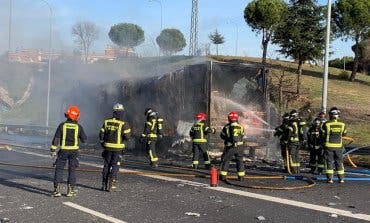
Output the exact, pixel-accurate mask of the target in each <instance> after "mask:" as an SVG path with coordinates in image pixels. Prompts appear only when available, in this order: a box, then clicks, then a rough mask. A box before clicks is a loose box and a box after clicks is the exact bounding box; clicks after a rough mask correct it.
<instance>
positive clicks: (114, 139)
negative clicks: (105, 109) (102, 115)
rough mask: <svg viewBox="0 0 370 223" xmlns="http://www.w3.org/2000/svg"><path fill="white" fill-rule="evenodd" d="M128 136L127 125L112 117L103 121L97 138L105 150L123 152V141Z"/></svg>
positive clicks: (128, 127) (129, 132)
mask: <svg viewBox="0 0 370 223" xmlns="http://www.w3.org/2000/svg"><path fill="white" fill-rule="evenodd" d="M130 135H131V129H130V126H129V125H128V123H126V122H124V121H122V120H120V119H118V118H116V117H113V118H110V119H106V120H105V121H104V124H103V126H102V127H101V129H100V133H99V138H100V141H101V142H102V145H103V146H104V147H105V149H107V150H123V149H124V148H125V144H124V140H127V139H128V138H129V137H130Z"/></svg>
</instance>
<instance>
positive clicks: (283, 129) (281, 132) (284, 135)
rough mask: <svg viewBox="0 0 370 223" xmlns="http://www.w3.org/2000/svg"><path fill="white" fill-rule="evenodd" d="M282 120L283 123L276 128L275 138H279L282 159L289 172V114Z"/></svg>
mask: <svg viewBox="0 0 370 223" xmlns="http://www.w3.org/2000/svg"><path fill="white" fill-rule="evenodd" d="M282 118H283V122H282V124H281V125H280V126H278V127H276V128H275V133H274V136H275V137H278V138H279V141H280V151H281V157H282V158H283V160H284V169H285V170H287V160H286V149H287V146H288V139H289V130H288V124H289V119H290V115H289V113H285V114H284V115H283V117H282Z"/></svg>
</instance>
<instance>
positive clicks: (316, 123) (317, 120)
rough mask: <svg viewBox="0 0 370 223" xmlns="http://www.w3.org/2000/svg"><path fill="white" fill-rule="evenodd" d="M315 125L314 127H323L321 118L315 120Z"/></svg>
mask: <svg viewBox="0 0 370 223" xmlns="http://www.w3.org/2000/svg"><path fill="white" fill-rule="evenodd" d="M313 125H314V126H320V125H321V120H320V118H315V119H314V120H313Z"/></svg>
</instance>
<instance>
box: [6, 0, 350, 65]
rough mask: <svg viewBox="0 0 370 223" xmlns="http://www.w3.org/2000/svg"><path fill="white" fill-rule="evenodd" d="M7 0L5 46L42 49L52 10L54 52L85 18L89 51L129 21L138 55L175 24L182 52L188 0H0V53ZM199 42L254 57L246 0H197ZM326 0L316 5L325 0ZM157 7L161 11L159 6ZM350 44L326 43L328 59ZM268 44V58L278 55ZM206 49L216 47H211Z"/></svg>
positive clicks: (70, 45) (255, 37) (256, 38)
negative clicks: (138, 37)
mask: <svg viewBox="0 0 370 223" xmlns="http://www.w3.org/2000/svg"><path fill="white" fill-rule="evenodd" d="M10 1H12V3H13V4H12V5H13V7H12V26H11V29H12V32H11V49H12V50H15V49H21V48H38V49H43V50H47V49H48V41H49V18H50V9H49V7H48V5H47V4H46V3H45V2H48V4H49V5H50V6H51V9H52V46H53V47H52V48H53V50H55V51H65V52H72V51H73V49H76V48H78V47H77V45H76V44H75V43H74V41H73V37H72V34H71V28H72V26H73V25H74V24H75V23H76V22H79V21H89V22H93V23H95V24H96V25H97V26H98V27H99V31H100V34H99V39H98V40H97V41H96V42H95V43H94V45H93V46H92V50H91V51H92V52H95V53H96V54H103V53H104V48H105V47H106V46H108V45H113V43H112V42H111V41H110V39H109V37H108V32H109V29H110V27H111V26H112V25H114V24H117V23H124V22H128V23H135V24H137V25H139V26H141V27H142V29H143V30H144V32H145V39H146V40H145V42H144V43H143V44H142V45H140V46H139V47H138V48H137V52H138V53H139V54H140V55H142V56H154V55H156V54H157V53H158V47H157V46H156V44H155V38H156V37H157V36H158V35H159V33H160V30H161V14H162V21H163V22H162V26H163V28H176V29H179V30H180V31H181V32H182V33H183V34H184V37H185V39H186V42H187V46H186V47H185V48H184V50H183V51H181V52H179V53H178V54H183V55H188V52H189V48H188V43H189V37H190V21H191V6H192V1H191V0H0V54H2V53H4V52H6V51H7V50H8V46H9V44H8V42H9V41H8V37H9V11H10V10H9V5H10V4H9V2H10ZM198 2H199V5H198V9H199V17H198V20H199V22H198V29H199V45H200V46H204V45H205V44H207V43H210V40H209V38H208V36H209V34H210V33H211V32H213V31H215V30H216V29H217V30H218V31H219V32H220V33H221V34H222V35H223V36H224V37H225V43H224V44H222V45H220V46H219V54H223V55H238V56H253V57H260V56H261V55H262V49H261V38H262V37H261V35H259V34H256V33H254V32H252V30H251V29H250V28H249V26H248V25H247V24H246V22H245V21H244V18H243V12H244V8H245V7H246V6H247V5H248V3H249V2H250V0H199V1H198ZM326 2H327V1H326V0H318V3H319V4H321V5H323V4H326ZM161 6H162V10H161ZM352 45H353V42H352V41H351V40H349V41H348V42H344V41H341V40H335V41H333V42H332V44H331V49H332V51H333V52H334V54H333V55H331V58H337V57H342V56H353V52H352V51H351V46H352ZM277 49H278V46H274V45H270V46H269V50H268V55H267V56H268V57H269V58H272V59H275V58H277V57H279V58H280V59H282V58H284V56H282V55H279V54H278V53H277V52H276V50H277ZM211 53H213V54H215V53H216V48H215V46H214V45H211Z"/></svg>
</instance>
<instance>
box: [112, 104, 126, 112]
mask: <svg viewBox="0 0 370 223" xmlns="http://www.w3.org/2000/svg"><path fill="white" fill-rule="evenodd" d="M113 110H114V111H124V110H125V108H124V107H123V105H122V104H120V103H116V104H115V105H114V106H113Z"/></svg>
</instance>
